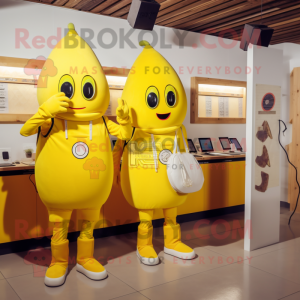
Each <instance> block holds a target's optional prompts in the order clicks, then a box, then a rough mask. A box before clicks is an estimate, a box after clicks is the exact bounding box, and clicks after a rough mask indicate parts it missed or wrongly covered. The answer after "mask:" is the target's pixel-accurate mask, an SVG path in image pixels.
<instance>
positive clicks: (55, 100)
mask: <svg viewBox="0 0 300 300" xmlns="http://www.w3.org/2000/svg"><path fill="white" fill-rule="evenodd" d="M69 102H70V99H69V98H68V97H66V96H65V93H58V94H56V95H54V96H52V97H51V98H49V99H48V100H47V101H46V102H44V103H43V104H42V105H41V108H43V109H44V111H46V112H48V113H49V114H50V115H51V116H55V115H56V114H58V113H65V112H67V108H68V107H69Z"/></svg>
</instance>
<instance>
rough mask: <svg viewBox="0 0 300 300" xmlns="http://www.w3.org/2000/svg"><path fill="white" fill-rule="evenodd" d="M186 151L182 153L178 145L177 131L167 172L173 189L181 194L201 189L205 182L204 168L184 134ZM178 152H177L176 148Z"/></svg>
mask: <svg viewBox="0 0 300 300" xmlns="http://www.w3.org/2000/svg"><path fill="white" fill-rule="evenodd" d="M181 134H182V138H183V142H184V147H185V153H180V149H179V147H178V145H177V131H176V133H175V140H174V149H173V154H172V155H171V156H170V157H169V159H168V163H167V173H168V178H169V181H170V184H171V186H172V187H173V189H174V190H175V191H176V192H178V193H181V194H189V193H194V192H197V191H199V190H200V189H201V188H202V185H203V182H204V176H203V172H202V168H201V166H200V165H199V163H198V161H197V160H196V158H195V157H194V156H193V155H192V154H190V153H189V150H188V147H187V145H186V142H185V138H184V136H183V132H182V128H181ZM177 149H178V152H177V153H176V150H177Z"/></svg>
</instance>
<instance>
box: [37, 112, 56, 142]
mask: <svg viewBox="0 0 300 300" xmlns="http://www.w3.org/2000/svg"><path fill="white" fill-rule="evenodd" d="M53 125H54V118H51V126H50V128H49V130H48V132H47V133H46V134H45V135H43V134H42V132H41V126H39V128H38V133H37V137H36V143H38V141H39V136H40V134H41V135H42V136H43V137H44V138H46V137H47V136H48V135H49V134H50V132H51V130H52V128H53Z"/></svg>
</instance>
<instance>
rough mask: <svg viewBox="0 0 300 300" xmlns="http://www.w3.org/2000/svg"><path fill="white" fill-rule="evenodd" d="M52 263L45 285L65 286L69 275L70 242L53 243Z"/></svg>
mask: <svg viewBox="0 0 300 300" xmlns="http://www.w3.org/2000/svg"><path fill="white" fill-rule="evenodd" d="M51 252H52V261H51V264H50V266H49V268H48V269H47V272H46V276H45V281H44V282H45V285H47V286H51V287H55V286H60V285H63V284H64V283H65V281H66V276H67V274H68V259H69V241H68V240H66V241H64V242H62V243H53V242H51Z"/></svg>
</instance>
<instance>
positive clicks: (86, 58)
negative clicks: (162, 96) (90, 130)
mask: <svg viewBox="0 0 300 300" xmlns="http://www.w3.org/2000/svg"><path fill="white" fill-rule="evenodd" d="M68 27H69V31H68V33H67V35H66V36H65V37H64V38H62V39H61V40H60V41H59V42H58V43H57V45H56V46H55V48H54V49H53V50H52V52H51V53H50V55H49V57H48V59H47V60H46V62H45V64H44V67H43V69H42V71H41V74H40V76H39V80H38V85H37V97H38V101H39V104H40V105H41V104H43V103H44V102H45V101H47V100H48V99H49V98H50V97H52V96H53V95H55V94H57V93H59V92H64V93H65V95H66V96H67V97H68V98H70V99H71V102H70V107H69V108H68V111H67V112H66V113H62V114H60V115H57V117H59V118H62V119H71V120H80V119H83V118H87V119H89V118H92V116H98V117H99V116H102V115H104V113H105V111H106V110H107V108H108V105H109V97H110V96H109V88H108V84H107V80H106V77H105V75H104V72H103V69H102V67H101V64H100V62H99V61H98V59H97V57H96V55H95V54H94V52H93V50H92V49H91V48H90V46H89V45H88V44H87V43H86V42H85V41H84V40H83V39H82V38H81V37H80V36H79V35H78V34H77V32H76V31H75V28H74V25H73V24H71V23H70V24H69V26H68ZM54 70H55V72H54Z"/></svg>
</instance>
